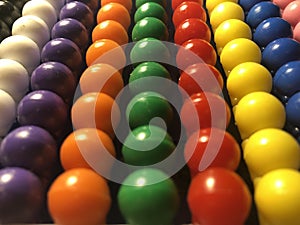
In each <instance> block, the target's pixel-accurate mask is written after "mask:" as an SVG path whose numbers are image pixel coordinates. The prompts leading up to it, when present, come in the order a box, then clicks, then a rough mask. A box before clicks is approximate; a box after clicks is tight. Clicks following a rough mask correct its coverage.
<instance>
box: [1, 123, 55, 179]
mask: <svg viewBox="0 0 300 225" xmlns="http://www.w3.org/2000/svg"><path fill="white" fill-rule="evenodd" d="M0 162H1V164H2V166H4V167H22V168H25V169H28V170H30V171H32V172H34V173H36V174H38V175H39V176H43V174H44V171H46V170H48V169H49V168H52V167H53V166H55V165H57V163H58V156H57V144H56V142H55V140H54V138H53V137H52V136H51V135H50V133H49V132H48V131H46V130H45V129H43V128H40V127H37V126H22V127H19V128H17V129H15V130H13V131H11V132H10V133H9V134H8V135H7V136H6V137H5V138H4V139H3V141H2V143H1V147H0Z"/></svg>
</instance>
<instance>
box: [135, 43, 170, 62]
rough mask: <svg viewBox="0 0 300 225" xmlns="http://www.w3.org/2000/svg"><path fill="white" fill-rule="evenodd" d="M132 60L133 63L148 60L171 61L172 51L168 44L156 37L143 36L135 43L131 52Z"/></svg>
mask: <svg viewBox="0 0 300 225" xmlns="http://www.w3.org/2000/svg"><path fill="white" fill-rule="evenodd" d="M130 60H131V63H133V64H135V65H136V64H138V63H141V62H146V61H155V62H164V63H168V62H170V61H171V59H170V52H169V50H168V48H167V47H166V45H165V44H164V43H163V42H162V41H160V40H157V39H155V38H151V37H150V38H149V37H148V38H143V39H142V40H140V41H138V42H136V43H135V45H134V46H133V48H132V49H131V52H130Z"/></svg>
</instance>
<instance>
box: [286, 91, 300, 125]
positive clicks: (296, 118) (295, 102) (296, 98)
mask: <svg viewBox="0 0 300 225" xmlns="http://www.w3.org/2000/svg"><path fill="white" fill-rule="evenodd" d="M285 110H286V119H287V122H288V123H290V124H292V125H293V126H296V127H300V92H297V93H296V94H294V95H293V96H292V97H290V99H289V100H288V102H287V104H286V106H285Z"/></svg>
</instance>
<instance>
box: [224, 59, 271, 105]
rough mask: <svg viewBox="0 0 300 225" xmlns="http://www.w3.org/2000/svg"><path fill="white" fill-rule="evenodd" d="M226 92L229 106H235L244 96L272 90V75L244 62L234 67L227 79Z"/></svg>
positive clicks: (257, 64)
mask: <svg viewBox="0 0 300 225" xmlns="http://www.w3.org/2000/svg"><path fill="white" fill-rule="evenodd" d="M226 85H227V90H228V94H229V97H230V99H231V104H232V105H233V106H234V105H236V104H237V103H238V102H239V101H240V100H241V98H243V97H244V96H245V95H247V94H249V93H251V92H255V91H265V92H268V93H270V92H271V90H272V75H271V73H270V72H269V71H268V70H267V69H266V68H265V67H264V66H262V65H260V64H259V63H255V62H244V63H241V64H239V65H237V66H236V67H234V68H233V69H232V70H231V72H230V73H229V76H228V78H227V82H226Z"/></svg>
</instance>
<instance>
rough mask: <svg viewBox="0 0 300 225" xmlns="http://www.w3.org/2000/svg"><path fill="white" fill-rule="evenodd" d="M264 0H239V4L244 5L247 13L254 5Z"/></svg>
mask: <svg viewBox="0 0 300 225" xmlns="http://www.w3.org/2000/svg"><path fill="white" fill-rule="evenodd" d="M262 1H264V0H239V4H240V5H241V6H242V8H243V9H244V11H245V12H246V13H247V12H249V11H250V10H251V9H252V7H254V6H255V5H256V4H258V3H260V2H262Z"/></svg>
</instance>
